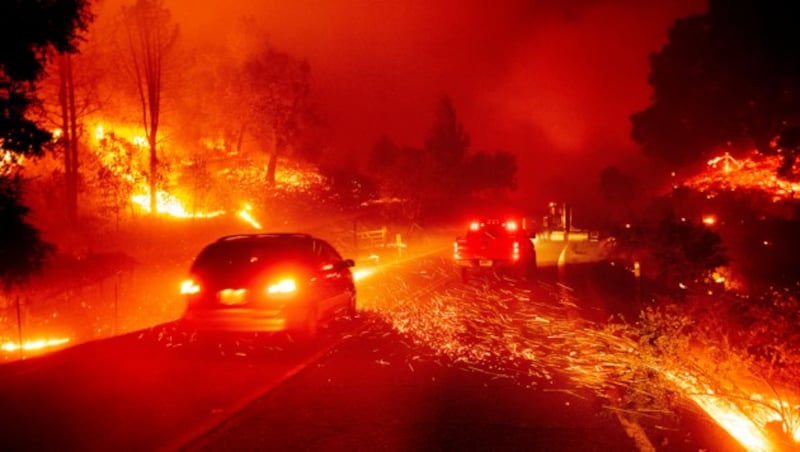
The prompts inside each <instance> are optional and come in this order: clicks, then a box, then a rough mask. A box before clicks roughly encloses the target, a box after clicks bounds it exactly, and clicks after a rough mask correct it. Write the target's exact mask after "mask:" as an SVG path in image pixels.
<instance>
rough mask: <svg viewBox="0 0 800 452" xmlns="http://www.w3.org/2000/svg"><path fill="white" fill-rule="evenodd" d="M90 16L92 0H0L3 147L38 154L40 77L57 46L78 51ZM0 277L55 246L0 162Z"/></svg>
mask: <svg viewBox="0 0 800 452" xmlns="http://www.w3.org/2000/svg"><path fill="white" fill-rule="evenodd" d="M91 19H92V16H91V14H90V12H89V2H88V0H63V1H61V0H59V1H56V0H39V1H32V0H5V1H3V2H0V43H2V44H0V148H2V149H3V150H5V151H10V152H12V153H14V154H16V155H17V156H18V155H31V156H38V155H41V154H42V152H43V151H44V149H45V147H46V145H47V143H48V142H50V140H51V138H52V137H51V134H50V133H49V132H47V131H46V130H44V129H41V128H40V127H39V126H38V125H36V123H34V122H33V121H32V120H31V119H30V118H29V117H27V116H26V114H28V110H29V108H30V107H31V106H32V105H33V104H34V103H35V102H37V99H36V82H37V81H38V80H39V78H40V77H41V75H42V73H43V71H44V67H45V64H46V63H47V62H48V61H49V60H50V59H51V57H52V56H54V54H55V52H59V53H71V52H75V51H76V43H77V41H78V36H79V34H80V33H81V32H83V31H85V30H86V27H87V26H88V24H89V22H90V21H91ZM0 170H2V171H0V217H2V218H0V224H2V226H3V240H2V242H1V243H2V244H1V245H0V280H2V283H3V287H4V288H5V289H8V288H9V287H10V286H11V285H13V284H15V283H18V282H20V281H21V280H23V279H24V278H25V276H27V275H29V274H30V273H32V272H34V271H36V270H38V269H40V268H41V266H42V265H43V263H44V259H45V257H46V255H47V254H48V253H49V252H51V251H52V247H51V246H50V245H48V244H45V243H43V242H42V241H41V239H40V237H39V233H38V231H37V230H36V229H35V228H34V227H33V226H31V225H30V224H29V223H27V222H26V220H25V216H26V215H27V213H28V209H27V208H26V207H25V206H23V205H22V203H21V201H20V199H21V192H20V183H19V181H18V180H17V179H16V178H15V176H13V175H12V174H13V172H11V171H8V169H7V168H3V167H2V163H0Z"/></svg>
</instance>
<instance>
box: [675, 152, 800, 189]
mask: <svg viewBox="0 0 800 452" xmlns="http://www.w3.org/2000/svg"><path fill="white" fill-rule="evenodd" d="M781 161H782V158H781V157H780V156H762V155H760V154H758V153H757V152H756V151H753V152H752V153H751V154H750V155H749V156H747V157H746V158H744V159H741V160H736V159H734V158H733V157H731V156H730V155H728V154H727V153H726V154H725V155H723V156H721V157H716V158H714V159H711V160H709V161H708V169H707V170H706V171H704V172H702V173H700V174H698V175H696V176H694V177H692V178H690V179H689V180H687V181H686V182H685V184H686V186H688V187H691V188H694V189H696V190H698V191H701V192H703V193H707V194H708V196H709V197H713V196H714V195H716V194H717V193H719V192H722V191H735V190H750V191H757V192H764V193H767V194H768V195H769V196H770V197H771V198H772V200H773V201H780V200H787V199H794V198H795V193H797V192H798V190H800V183H798V182H795V181H789V180H785V179H780V178H778V177H777V174H778V168H779V167H780V165H781Z"/></svg>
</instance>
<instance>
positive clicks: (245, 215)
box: [239, 204, 262, 230]
mask: <svg viewBox="0 0 800 452" xmlns="http://www.w3.org/2000/svg"><path fill="white" fill-rule="evenodd" d="M252 210H253V208H252V207H251V206H250V204H245V205H244V208H243V209H242V210H240V211H239V218H241V219H243V220H244V221H246V222H247V223H249V224H250V225H251V226H253V227H254V228H256V229H258V230H261V229H262V228H261V223H259V222H258V221H256V219H255V218H253V215H252V214H251V213H250V212H251V211H252Z"/></svg>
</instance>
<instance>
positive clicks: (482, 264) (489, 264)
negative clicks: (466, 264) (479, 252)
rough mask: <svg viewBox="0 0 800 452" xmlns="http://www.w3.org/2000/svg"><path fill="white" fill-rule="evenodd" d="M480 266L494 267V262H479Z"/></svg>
mask: <svg viewBox="0 0 800 452" xmlns="http://www.w3.org/2000/svg"><path fill="white" fill-rule="evenodd" d="M478 265H480V266H481V267H491V266H492V261H489V260H481V261H479V262H478Z"/></svg>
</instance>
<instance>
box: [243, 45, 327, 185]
mask: <svg viewBox="0 0 800 452" xmlns="http://www.w3.org/2000/svg"><path fill="white" fill-rule="evenodd" d="M244 71H245V80H246V86H245V90H244V93H243V94H244V95H246V96H249V97H250V98H251V103H250V107H251V108H252V109H253V113H254V117H255V118H256V121H254V123H253V124H251V125H250V127H251V128H252V129H253V130H254V132H255V133H256V134H257V135H258V136H259V137H261V139H262V140H263V141H262V142H265V143H268V146H269V149H270V151H269V162H268V164H267V183H268V184H270V185H271V184H274V183H275V170H276V168H277V164H278V158H279V157H280V156H281V155H284V154H286V153H287V151H288V149H289V147H290V146H292V145H293V144H295V142H296V139H297V136H298V134H299V133H300V130H301V129H302V126H303V122H304V119H305V115H306V113H307V112H308V111H309V108H310V102H309V94H310V89H311V68H310V66H309V65H308V63H306V62H305V61H301V60H297V59H295V58H294V57H292V56H291V55H289V54H288V53H285V52H281V51H279V50H276V49H274V48H272V47H271V46H267V47H266V48H264V49H262V50H261V51H260V52H259V53H257V54H256V55H254V56H253V57H251V58H250V59H249V60H248V61H247V62H246V63H245V66H244Z"/></svg>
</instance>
